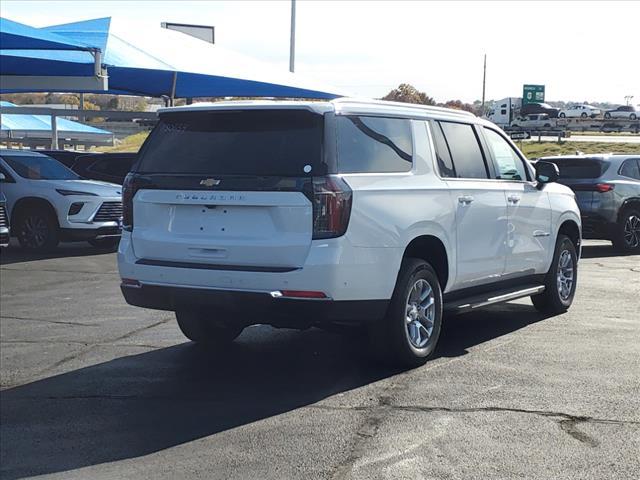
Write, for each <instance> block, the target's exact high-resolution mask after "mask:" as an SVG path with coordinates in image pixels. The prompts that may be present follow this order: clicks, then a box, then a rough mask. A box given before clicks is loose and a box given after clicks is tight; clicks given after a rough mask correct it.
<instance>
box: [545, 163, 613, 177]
mask: <svg viewBox="0 0 640 480" xmlns="http://www.w3.org/2000/svg"><path fill="white" fill-rule="evenodd" d="M544 161H545V162H551V163H555V164H556V165H557V166H558V169H559V170H560V178H598V177H601V176H602V174H603V173H604V172H605V171H606V170H607V167H608V166H609V164H608V163H605V162H602V161H600V160H595V159H584V158H575V159H571V158H567V159H544Z"/></svg>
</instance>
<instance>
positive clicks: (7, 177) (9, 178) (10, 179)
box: [0, 165, 16, 183]
mask: <svg viewBox="0 0 640 480" xmlns="http://www.w3.org/2000/svg"><path fill="white" fill-rule="evenodd" d="M0 173H2V174H3V175H4V181H5V182H7V183H16V181H15V180H14V179H13V177H12V176H11V175H10V174H9V172H7V171H6V170H5V169H4V168H3V167H2V166H1V165H0Z"/></svg>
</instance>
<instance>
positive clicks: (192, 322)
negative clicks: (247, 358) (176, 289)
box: [176, 310, 244, 347]
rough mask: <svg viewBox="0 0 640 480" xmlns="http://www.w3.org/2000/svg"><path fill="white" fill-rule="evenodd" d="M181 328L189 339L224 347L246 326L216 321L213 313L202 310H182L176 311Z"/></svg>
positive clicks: (202, 343)
mask: <svg viewBox="0 0 640 480" xmlns="http://www.w3.org/2000/svg"><path fill="white" fill-rule="evenodd" d="M176 320H177V321H178V326H179V327H180V330H181V331H182V333H183V334H184V336H185V337H187V338H188V339H189V340H192V341H194V342H196V343H198V344H201V345H206V346H211V347H224V346H227V345H229V344H230V343H231V342H233V341H234V340H235V339H236V338H237V337H238V335H240V334H241V333H242V330H244V327H237V326H230V325H225V324H222V323H219V322H216V320H215V319H214V318H212V315H211V314H209V313H207V312H204V311H200V310H180V311H177V312H176Z"/></svg>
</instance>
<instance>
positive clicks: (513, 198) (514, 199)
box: [507, 195, 520, 203]
mask: <svg viewBox="0 0 640 480" xmlns="http://www.w3.org/2000/svg"><path fill="white" fill-rule="evenodd" d="M507 200H508V201H509V202H510V203H518V202H519V201H520V197H519V196H518V195H509V196H508V197H507Z"/></svg>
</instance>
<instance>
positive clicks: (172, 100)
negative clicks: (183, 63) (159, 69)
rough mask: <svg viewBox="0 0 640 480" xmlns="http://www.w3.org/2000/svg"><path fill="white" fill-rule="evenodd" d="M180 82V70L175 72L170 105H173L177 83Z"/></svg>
mask: <svg viewBox="0 0 640 480" xmlns="http://www.w3.org/2000/svg"><path fill="white" fill-rule="evenodd" d="M177 83H178V72H173V82H172V83H171V96H170V97H169V100H170V105H171V106H172V107H173V104H174V100H175V98H176V84H177Z"/></svg>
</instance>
